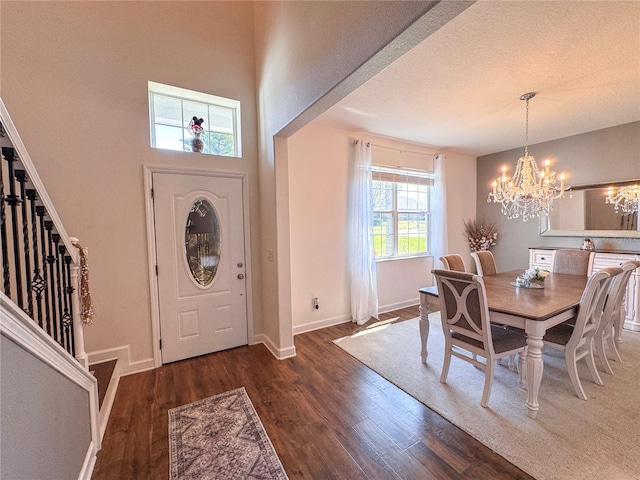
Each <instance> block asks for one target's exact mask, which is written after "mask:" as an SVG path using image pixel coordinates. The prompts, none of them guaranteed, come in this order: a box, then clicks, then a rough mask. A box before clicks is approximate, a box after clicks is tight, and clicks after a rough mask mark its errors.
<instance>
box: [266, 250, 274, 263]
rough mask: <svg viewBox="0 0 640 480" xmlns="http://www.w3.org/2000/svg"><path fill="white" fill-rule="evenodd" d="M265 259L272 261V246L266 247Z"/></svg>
mask: <svg viewBox="0 0 640 480" xmlns="http://www.w3.org/2000/svg"><path fill="white" fill-rule="evenodd" d="M267 260H269V261H270V262H273V248H267Z"/></svg>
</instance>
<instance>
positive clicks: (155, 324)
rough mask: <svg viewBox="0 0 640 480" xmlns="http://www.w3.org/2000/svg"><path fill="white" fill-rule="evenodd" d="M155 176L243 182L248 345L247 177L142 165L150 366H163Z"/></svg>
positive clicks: (250, 276)
mask: <svg viewBox="0 0 640 480" xmlns="http://www.w3.org/2000/svg"><path fill="white" fill-rule="evenodd" d="M154 173H167V174H171V175H199V176H207V177H223V178H239V179H240V180H241V181H242V223H243V226H244V255H245V266H246V270H245V272H246V273H247V281H246V283H245V288H246V296H245V302H246V303H247V342H248V344H249V345H251V341H252V339H253V287H252V285H253V268H252V265H253V264H252V259H251V229H250V222H249V219H250V218H251V216H250V212H249V174H248V173H246V172H238V171H230V170H219V169H213V168H212V169H208V168H198V167H195V168H190V167H177V166H166V165H143V174H144V203H145V211H146V217H147V218H146V223H147V252H148V254H147V257H148V258H147V259H148V274H149V293H150V295H151V341H152V348H153V363H154V367H155V368H159V367H161V366H162V355H161V353H160V299H159V297H158V277H157V275H156V258H157V251H156V241H155V240H156V233H155V232H156V225H155V216H154V209H153V198H152V197H151V188H152V185H153V174H154Z"/></svg>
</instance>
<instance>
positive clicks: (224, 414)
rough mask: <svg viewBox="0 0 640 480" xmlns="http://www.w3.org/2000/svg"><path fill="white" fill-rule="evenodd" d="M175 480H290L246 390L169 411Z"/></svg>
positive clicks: (171, 464) (172, 469)
mask: <svg viewBox="0 0 640 480" xmlns="http://www.w3.org/2000/svg"><path fill="white" fill-rule="evenodd" d="M169 458H170V472H171V479H172V480H178V479H180V480H187V479H189V480H192V479H193V480H196V479H197V480H209V479H225V480H227V479H229V480H231V479H264V480H267V479H269V480H270V479H278V480H279V479H287V474H286V473H285V471H284V468H282V464H281V463H280V459H279V458H278V455H277V454H276V451H275V449H274V448H273V445H272V444H271V440H269V437H268V436H267V432H266V431H265V430H264V427H263V426H262V422H260V418H258V414H257V413H256V411H255V409H254V407H253V405H252V404H251V400H249V397H248V396H247V392H246V391H245V389H244V387H241V388H237V389H235V390H230V391H228V392H225V393H221V394H220V395H215V396H213V397H209V398H205V399H204V400H199V401H197V402H194V403H190V404H188V405H182V406H180V407H177V408H173V409H171V410H169Z"/></svg>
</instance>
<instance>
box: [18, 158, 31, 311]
mask: <svg viewBox="0 0 640 480" xmlns="http://www.w3.org/2000/svg"><path fill="white" fill-rule="evenodd" d="M16 179H17V180H18V182H19V183H20V198H22V202H21V207H22V208H21V212H22V240H23V244H24V268H25V270H24V276H25V280H26V281H27V310H25V311H26V312H27V314H28V315H29V316H30V317H31V318H33V294H32V292H31V258H30V248H29V217H28V216H27V202H26V201H25V198H26V191H25V184H26V182H27V180H29V179H28V178H27V173H26V172H25V171H24V170H16Z"/></svg>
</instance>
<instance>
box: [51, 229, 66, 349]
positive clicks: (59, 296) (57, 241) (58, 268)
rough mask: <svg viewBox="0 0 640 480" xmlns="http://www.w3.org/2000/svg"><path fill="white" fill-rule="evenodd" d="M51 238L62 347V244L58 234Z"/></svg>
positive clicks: (62, 343)
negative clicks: (54, 261)
mask: <svg viewBox="0 0 640 480" xmlns="http://www.w3.org/2000/svg"><path fill="white" fill-rule="evenodd" d="M51 238H53V244H54V245H55V249H54V250H53V253H54V254H55V255H56V293H57V299H58V310H57V314H58V318H59V319H60V324H59V325H58V326H59V328H60V344H61V345H62V346H63V347H64V346H65V345H64V325H63V324H62V315H63V307H62V302H63V300H62V279H61V278H60V271H61V269H62V265H61V260H62V258H63V257H61V256H60V254H63V255H64V250H65V248H64V245H60V235H59V234H57V233H54V234H52V235H51ZM60 247H62V252H61V251H60Z"/></svg>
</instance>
